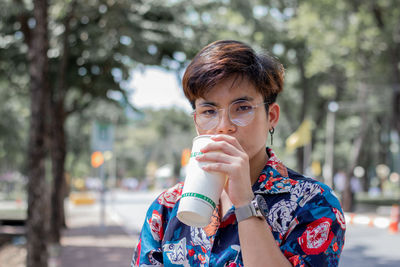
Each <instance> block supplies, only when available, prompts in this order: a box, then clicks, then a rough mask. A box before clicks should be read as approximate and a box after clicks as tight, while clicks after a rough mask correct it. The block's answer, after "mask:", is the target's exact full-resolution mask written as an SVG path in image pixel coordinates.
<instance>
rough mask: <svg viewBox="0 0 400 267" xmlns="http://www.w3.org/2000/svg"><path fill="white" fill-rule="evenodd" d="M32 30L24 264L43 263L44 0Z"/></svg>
mask: <svg viewBox="0 0 400 267" xmlns="http://www.w3.org/2000/svg"><path fill="white" fill-rule="evenodd" d="M34 18H35V20H36V26H35V28H34V29H33V34H32V36H31V38H32V39H31V42H30V44H31V45H30V46H29V52H28V60H29V63H30V65H29V74H30V94H31V96H30V97H31V119H30V134H29V147H28V178H29V180H28V219H27V239H28V240H27V266H28V267H46V266H47V259H48V253H47V228H48V227H47V226H48V220H47V219H48V216H47V215H48V213H47V211H48V209H47V203H48V202H47V190H46V179H45V176H46V175H45V173H46V171H45V159H46V144H45V143H46V140H45V136H46V123H45V118H46V117H47V116H46V99H48V97H49V83H48V80H47V79H48V68H49V66H48V64H49V63H48V59H47V50H48V36H47V0H35V1H34Z"/></svg>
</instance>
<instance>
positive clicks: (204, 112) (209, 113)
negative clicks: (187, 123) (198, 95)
mask: <svg viewBox="0 0 400 267" xmlns="http://www.w3.org/2000/svg"><path fill="white" fill-rule="evenodd" d="M217 112H218V111H217V110H216V109H215V107H213V106H208V105H207V106H201V107H199V108H198V110H197V113H198V114H199V115H200V116H202V117H214V116H215V115H216V114H217Z"/></svg>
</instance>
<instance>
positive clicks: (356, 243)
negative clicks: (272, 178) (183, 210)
mask: <svg viewBox="0 0 400 267" xmlns="http://www.w3.org/2000/svg"><path fill="white" fill-rule="evenodd" d="M159 193H160V191H157V192H127V191H114V192H113V193H112V194H109V196H108V200H107V201H108V203H110V204H111V205H110V207H112V209H111V210H112V211H113V212H114V213H115V214H116V217H118V218H119V219H120V220H121V223H122V224H124V226H125V228H126V230H127V231H128V232H129V233H130V234H131V235H133V236H134V237H135V238H137V236H138V234H139V232H140V229H141V227H142V225H143V222H144V218H145V213H146V211H147V209H148V207H149V205H150V204H151V202H152V201H153V200H154V199H155V198H156V196H157V195H158V194H159ZM339 266H340V267H347V266H351V267H369V266H371V267H377V266H378V267H379V266H385V267H386V266H400V233H397V234H389V232H388V230H387V229H378V228H372V227H368V226H360V225H349V226H348V227H347V233H346V242H345V247H344V250H343V253H342V259H341V261H340V265H339Z"/></svg>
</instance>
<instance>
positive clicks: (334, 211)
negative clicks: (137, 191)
mask: <svg viewBox="0 0 400 267" xmlns="http://www.w3.org/2000/svg"><path fill="white" fill-rule="evenodd" d="M267 152H268V154H269V156H270V158H269V160H268V162H267V164H266V166H265V167H264V169H263V170H262V172H261V174H260V176H259V179H258V181H257V182H256V183H255V184H254V185H253V191H254V193H255V194H260V195H262V196H263V197H264V199H265V200H266V202H267V204H268V207H269V212H268V215H267V218H266V220H267V222H268V224H269V225H270V228H271V231H272V234H273V236H274V238H275V240H276V242H277V244H279V246H280V249H281V251H282V253H283V254H284V255H285V256H286V257H287V259H288V260H289V261H290V262H291V263H292V265H293V266H313V267H314V266H338V263H339V257H340V253H341V251H342V248H343V245H344V235H345V228H346V225H345V221H344V216H343V212H342V209H341V207H340V203H339V201H338V200H337V198H336V197H335V195H334V193H333V191H332V190H331V189H330V188H329V187H328V186H326V185H325V184H323V183H321V182H318V181H316V180H314V179H311V178H307V177H304V176H303V175H300V174H298V173H296V172H294V171H292V170H290V169H288V168H286V167H285V166H284V165H283V164H282V163H281V161H280V160H279V159H278V158H277V157H276V156H275V154H274V152H273V151H272V150H271V149H267ZM182 188H183V183H179V184H177V185H175V186H174V187H172V188H170V189H168V190H166V191H165V192H163V193H162V194H161V195H160V196H159V197H158V198H157V199H156V200H155V201H154V202H153V204H152V205H151V206H150V208H149V210H148V212H147V215H146V219H145V222H144V225H143V228H142V231H141V234H140V238H139V243H138V246H137V248H136V250H135V253H134V256H133V259H132V264H131V266H157V265H164V266H229V267H233V266H243V261H242V254H241V249H240V243H239V235H238V224H237V221H236V217H235V213H234V207H232V208H231V209H230V210H229V211H228V212H227V213H226V214H225V216H224V217H223V218H222V219H221V218H220V217H219V215H218V214H219V212H218V209H219V206H218V207H217V208H216V209H215V210H214V214H213V217H212V220H211V223H210V225H208V226H206V227H204V228H196V227H190V226H187V225H185V224H183V223H181V222H180V221H179V220H178V219H177V217H176V212H177V209H178V206H179V200H180V196H181V194H182Z"/></svg>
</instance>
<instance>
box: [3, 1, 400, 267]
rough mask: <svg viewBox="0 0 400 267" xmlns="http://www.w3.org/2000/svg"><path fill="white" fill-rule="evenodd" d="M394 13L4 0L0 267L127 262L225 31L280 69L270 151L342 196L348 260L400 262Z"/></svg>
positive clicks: (257, 4)
mask: <svg viewBox="0 0 400 267" xmlns="http://www.w3.org/2000/svg"><path fill="white" fill-rule="evenodd" d="M399 17H400V5H399V3H398V1H396V0H381V1H373V0H367V1H359V0H354V1H345V0H335V1H333V0H323V1H321V0H318V1H317V0H303V1H296V0H264V1H263V0H248V1H240V0H196V1H191V0H187V1H182V0H148V1H146V0H142V1H137V0H134V1H132V0H130V1H128V0H118V1H117V0H67V1H59V0H53V1H47V0H35V1H30V0H14V1H11V0H3V1H1V3H0V18H1V19H0V229H1V230H0V265H1V266H3V264H5V265H4V266H25V265H27V266H35V267H36V266H47V265H49V266H89V265H87V263H85V259H86V260H88V259H89V258H90V255H91V254H90V253H87V254H84V255H82V256H81V257H80V256H79V255H78V254H77V251H79V250H80V249H82V248H85V247H90V248H91V253H92V254H93V255H97V256H94V257H93V258H97V260H99V259H100V258H101V256H99V255H103V256H104V255H105V256H107V255H114V256H115V255H120V258H118V259H116V257H114V258H113V257H108V256H107V257H108V258H107V260H103V261H101V262H100V263H98V266H119V265H118V260H119V261H120V263H121V262H125V264H129V262H130V257H131V256H132V253H133V249H134V247H135V244H136V242H137V234H138V231H139V230H140V226H141V224H142V223H143V220H144V213H145V210H146V208H147V207H148V205H149V204H150V202H151V200H152V199H154V197H156V196H157V194H158V193H159V192H161V191H162V190H163V189H165V188H168V187H170V186H172V185H174V184H175V183H177V182H179V181H182V180H183V179H184V177H185V166H186V164H187V161H188V153H190V147H191V141H192V138H193V137H194V136H195V135H196V133H195V130H194V125H193V121H192V118H191V107H190V105H189V103H188V102H187V101H186V100H185V99H184V96H183V93H182V92H181V90H182V89H181V85H180V80H181V78H182V75H183V72H184V70H185V67H186V66H187V64H188V63H189V62H190V60H191V59H192V58H193V56H194V55H195V54H196V53H197V52H198V51H199V50H200V49H201V48H202V47H203V46H205V45H207V44H208V43H210V42H213V41H215V40H219V39H236V40H240V41H244V42H246V43H248V44H250V45H251V46H252V47H253V48H254V49H255V50H256V51H259V52H261V51H267V52H268V53H270V54H271V55H273V56H274V57H276V58H278V59H279V60H280V61H281V62H282V63H283V65H284V67H285V69H286V75H285V89H284V92H283V93H282V94H281V95H280V96H279V98H278V103H279V104H280V106H281V118H280V122H279V125H278V127H277V128H276V132H275V135H274V144H273V149H274V151H275V152H276V153H277V154H278V156H279V157H280V158H281V159H282V160H283V162H285V163H286V165H287V166H288V167H290V168H292V169H294V170H296V171H298V172H301V173H305V174H306V175H309V176H311V177H313V178H315V179H317V180H320V181H322V182H324V183H326V184H328V185H329V186H331V187H332V188H333V189H334V190H335V192H336V193H337V195H338V198H339V199H340V200H341V202H342V206H343V209H344V211H345V212H346V219H347V223H348V224H349V227H350V228H349V230H348V233H350V234H349V235H350V236H351V237H354V239H351V238H349V237H347V239H346V242H347V244H349V245H346V246H347V248H348V252H347V253H346V249H347V248H346V247H345V251H344V253H343V261H345V262H346V264H343V266H348V265H350V264H352V265H353V266H357V264H360V266H361V265H363V266H379V265H380V264H383V265H382V266H392V265H396V264H399V263H400V258H392V257H395V255H393V254H396V253H389V252H388V251H390V249H389V248H390V247H393V245H395V244H397V245H398V244H399V242H400V239H399V238H398V236H397V235H396V234H397V231H398V219H399V207H398V204H399V201H400V150H399V146H400V141H399V134H400V21H399ZM135 205H136V206H135ZM138 206H140V208H138V209H137V210H136V208H137V207H138ZM360 214H361V215H363V216H364V217H361V218H360V217H357V216H361V215H360ZM89 215H93V216H92V217H93V218H94V219H93V220H89V219H88V218H89V217H90V216H89ZM128 215H129V216H131V217H129V216H128ZM82 218H86V219H87V220H88V221H87V222H83V221H80V220H82ZM110 218H111V219H110ZM357 218H358V219H357ZM376 218H379V219H380V220H375V219H376ZM78 221H79V223H76V222H78ZM111 221H112V223H111ZM356 222H360V223H359V224H363V226H357V224H356ZM85 223H86V224H85ZM82 224H84V226H82ZM110 227H111V228H110ZM113 227H114V228H113ZM352 227H353V228H352ZM363 227H364V228H363ZM367 227H369V228H367ZM120 228H121V229H123V230H124V231H123V232H124V233H122V232H118V231H119V230H116V229H120ZM74 229H75V230H76V231H75V232H74ZM110 229H111V230H112V231H114V230H115V231H117V232H112V234H113V236H117V237H115V238H114V239H113V240H114V241H115V243H113V242H110V239H107V238H110V236H111V233H110V231H111V230H110ZM138 229H139V230H138ZM351 230H352V232H351ZM349 231H350V232H349ZM373 231H376V232H373ZM379 231H382V232H379ZM389 232H390V233H392V234H391V235H389V234H388V233H389ZM117 233H118V234H117ZM366 233H368V235H369V236H375V235H376V238H379V237H380V238H385V239H382V240H381V241H382V243H384V244H387V247H388V249H389V250H388V249H387V250H386V251H385V250H382V252H379V251H380V250H379V249H378V248H376V247H371V246H370V244H369V243H371V242H370V241H368V239H362V237H364V236H366ZM386 234H388V235H387V236H386ZM349 235H348V236H349ZM82 236H95V237H96V238H98V239H97V240H101V242H100V243H102V242H104V243H106V244H107V245H104V246H103V247H102V248H103V249H104V247H107V248H109V250H107V251H106V252H107V253H109V254H107V253H105V250H103V251H102V252H101V251H100V252H99V251H96V250H95V249H94V248H95V247H97V246H98V244H97V245H90V244H88V245H87V246H84V245H82V243H80V245H79V246H78V245H76V244H74V243H73V238H72V237H76V238H78V237H82ZM126 236H128V237H126ZM383 236H385V237H383ZM124 238H128V239H124ZM129 238H130V239H129ZM71 240H72V241H71ZM121 240H125V241H126V243H127V245H126V246H125V247H124V246H123V247H121V246H120V244H121V243H124V242H125V241H121ZM352 240H356V241H354V242H356V243H353V245H352ZM68 242H70V243H68ZM71 242H72V243H71ZM357 242H359V243H357ZM97 243H99V242H97ZM382 243H380V244H382ZM394 247H395V246H394ZM118 248H119V249H118ZM121 251H122V252H121ZM15 253H16V254H15ZM119 253H122V254H119ZM124 253H125V254H124ZM379 253H381V254H379ZM11 255H19V257H12V256H11ZM125 255H128V256H125ZM360 255H363V256H362V257H360ZM74 258H75V259H79V261H80V264H82V265H77V264H78V263H76V262H73V263H72V262H67V260H73V259H74ZM360 258H362V259H364V260H365V261H366V262H367V263H363V262H362V259H360ZM346 260H347V261H346ZM374 260H375V261H374ZM343 261H342V262H343ZM107 264H110V265H107ZM368 264H372V265H368Z"/></svg>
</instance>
